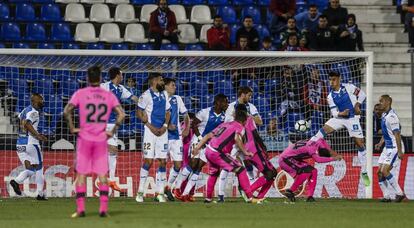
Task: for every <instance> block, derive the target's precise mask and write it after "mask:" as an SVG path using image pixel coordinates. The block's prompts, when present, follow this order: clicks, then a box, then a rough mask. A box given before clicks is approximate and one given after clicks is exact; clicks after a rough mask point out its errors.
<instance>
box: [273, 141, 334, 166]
mask: <svg viewBox="0 0 414 228" xmlns="http://www.w3.org/2000/svg"><path fill="white" fill-rule="evenodd" d="M319 148H321V149H322V148H324V149H329V150H330V149H331V148H330V146H329V145H328V143H326V141H325V140H324V139H319V140H318V141H312V140H309V141H305V140H302V141H298V142H296V143H295V144H292V145H290V146H289V147H288V148H286V149H285V150H284V151H283V153H282V154H281V155H280V158H279V159H295V160H298V161H303V160H305V159H309V158H313V159H314V160H315V161H316V162H319V163H321V162H330V161H333V160H335V159H333V158H327V157H321V156H319V154H318V149H319Z"/></svg>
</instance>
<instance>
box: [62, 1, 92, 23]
mask: <svg viewBox="0 0 414 228" xmlns="http://www.w3.org/2000/svg"><path fill="white" fill-rule="evenodd" d="M65 21H70V22H75V23H81V22H87V21H89V18H86V17H85V8H83V5H82V4H78V3H70V4H68V5H66V10H65Z"/></svg>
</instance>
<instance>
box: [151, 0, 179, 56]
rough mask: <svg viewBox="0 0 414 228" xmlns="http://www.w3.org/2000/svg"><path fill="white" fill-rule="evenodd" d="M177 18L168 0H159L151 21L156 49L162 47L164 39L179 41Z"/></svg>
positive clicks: (152, 37) (152, 36) (173, 41)
mask: <svg viewBox="0 0 414 228" xmlns="http://www.w3.org/2000/svg"><path fill="white" fill-rule="evenodd" d="M178 34H180V30H178V29H177V20H176V18H175V14H174V12H173V11H171V10H170V9H169V8H168V3H167V0H159V3H158V8H157V9H156V10H154V11H153V12H152V13H151V17H150V21H149V35H150V38H151V39H154V40H155V41H154V50H159V49H160V48H161V43H162V40H163V39H167V40H169V41H170V42H171V43H174V44H175V43H178Z"/></svg>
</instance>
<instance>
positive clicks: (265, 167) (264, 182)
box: [250, 151, 277, 199]
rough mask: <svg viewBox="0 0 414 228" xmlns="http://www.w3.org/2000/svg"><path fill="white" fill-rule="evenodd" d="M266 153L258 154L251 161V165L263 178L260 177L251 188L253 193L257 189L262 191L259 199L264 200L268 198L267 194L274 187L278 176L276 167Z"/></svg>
mask: <svg viewBox="0 0 414 228" xmlns="http://www.w3.org/2000/svg"><path fill="white" fill-rule="evenodd" d="M264 153H265V152H264V151H262V152H259V153H256V154H255V156H253V157H252V158H251V159H250V160H251V163H252V164H254V166H255V167H256V168H257V170H258V171H259V172H261V173H262V174H263V176H261V177H259V178H258V179H257V180H256V181H255V182H254V183H253V184H252V186H251V191H252V192H255V191H256V190H257V189H259V188H261V189H260V192H259V194H258V195H257V198H258V199H263V198H264V197H265V196H266V193H267V192H268V191H269V189H270V188H271V187H272V184H273V182H274V180H275V178H276V176H277V171H276V169H275V168H274V166H273V165H272V164H271V163H270V162H269V160H268V159H267V157H266V156H265V154H264Z"/></svg>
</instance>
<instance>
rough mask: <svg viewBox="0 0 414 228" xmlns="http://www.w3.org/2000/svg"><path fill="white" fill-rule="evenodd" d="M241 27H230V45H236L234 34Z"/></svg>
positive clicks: (234, 25) (236, 25) (235, 25)
mask: <svg viewBox="0 0 414 228" xmlns="http://www.w3.org/2000/svg"><path fill="white" fill-rule="evenodd" d="M240 27H241V26H240V25H239V24H233V25H231V26H230V43H231V44H233V45H234V44H236V33H237V30H239V28H240Z"/></svg>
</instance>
